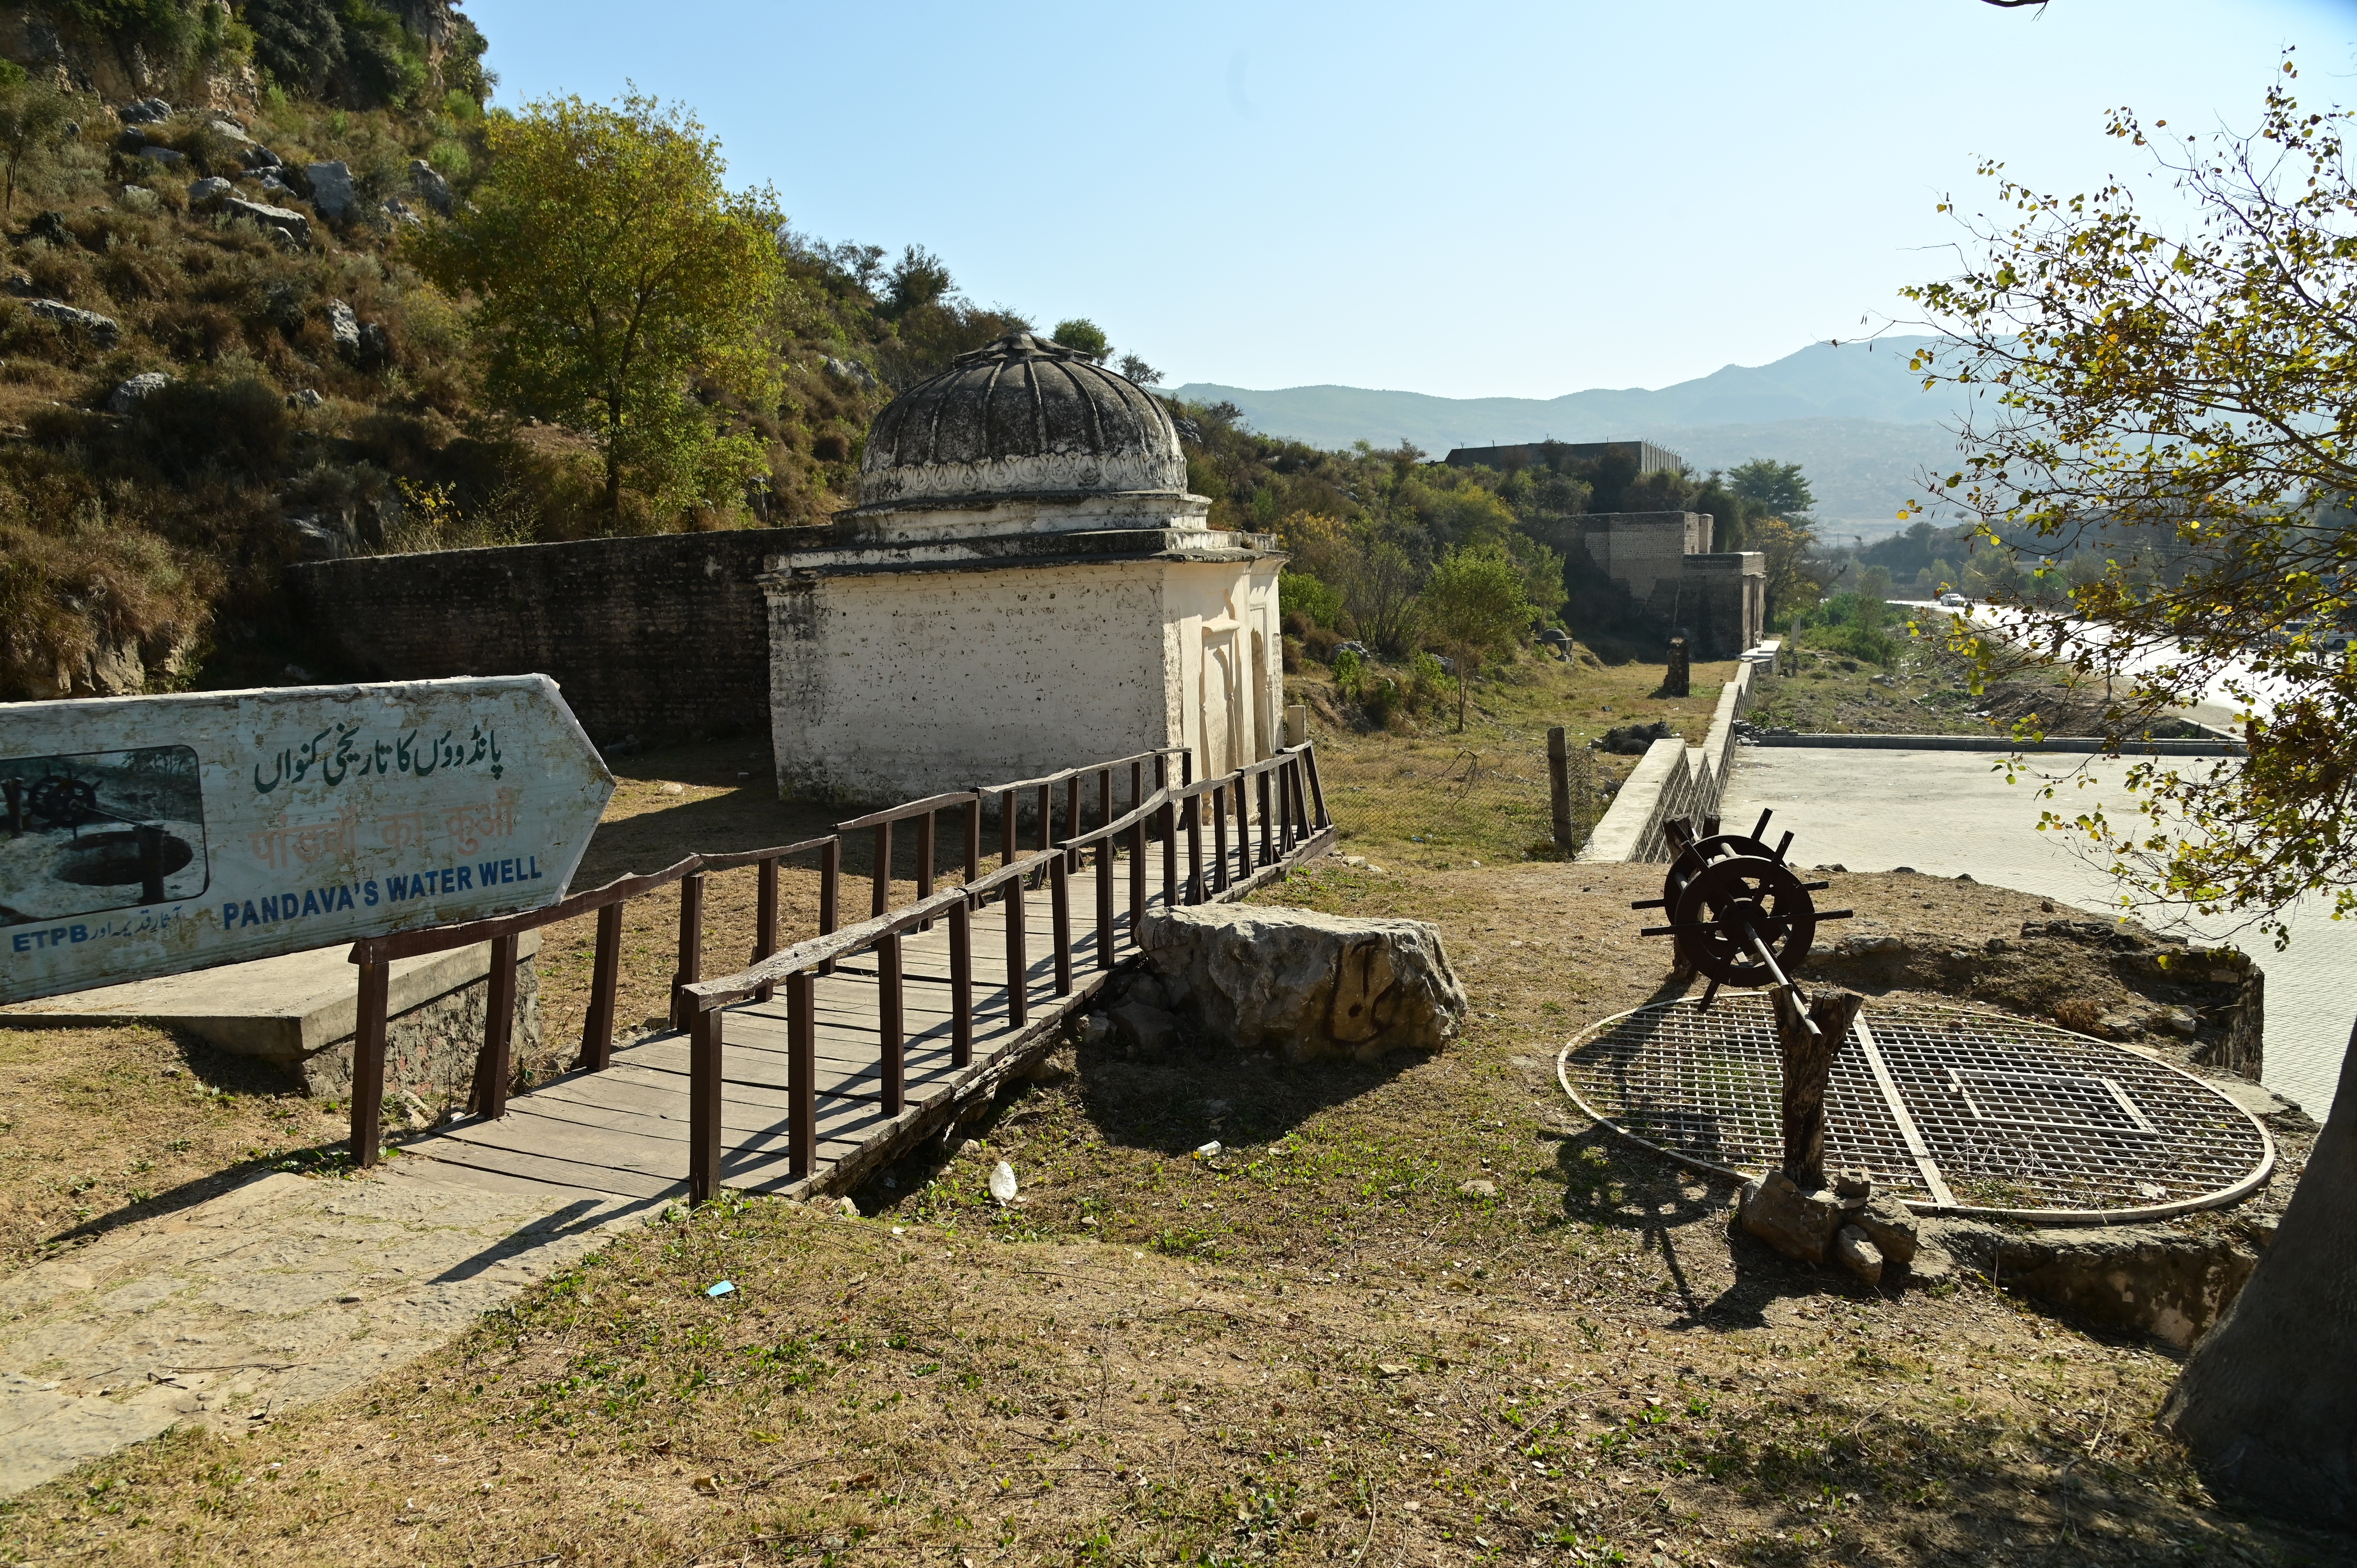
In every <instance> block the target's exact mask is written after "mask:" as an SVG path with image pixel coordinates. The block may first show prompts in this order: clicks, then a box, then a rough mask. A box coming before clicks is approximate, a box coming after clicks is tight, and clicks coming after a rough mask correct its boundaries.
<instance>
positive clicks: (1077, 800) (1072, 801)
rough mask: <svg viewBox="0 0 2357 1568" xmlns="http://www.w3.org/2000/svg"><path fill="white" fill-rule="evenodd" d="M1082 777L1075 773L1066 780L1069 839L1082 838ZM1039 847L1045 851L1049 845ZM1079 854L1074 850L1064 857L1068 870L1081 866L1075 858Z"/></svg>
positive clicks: (1066, 833)
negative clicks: (1073, 866) (1074, 866)
mask: <svg viewBox="0 0 2357 1568" xmlns="http://www.w3.org/2000/svg"><path fill="white" fill-rule="evenodd" d="M1081 831H1082V830H1081V776H1080V775H1079V774H1077V773H1075V774H1073V775H1072V776H1071V778H1070V779H1065V780H1064V836H1065V837H1066V838H1068V839H1070V838H1078V837H1080V836H1081ZM1039 847H1040V848H1042V849H1045V848H1046V847H1047V845H1045V844H1042V845H1040V846H1039ZM1077 854H1080V851H1078V850H1073V851H1072V852H1071V853H1070V854H1066V855H1065V856H1064V859H1065V861H1066V863H1067V866H1066V868H1067V869H1070V868H1071V866H1072V865H1079V864H1080V863H1079V862H1078V861H1077V860H1075V859H1074V858H1073V857H1074V856H1075V855H1077Z"/></svg>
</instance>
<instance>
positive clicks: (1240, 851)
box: [1231, 773, 1253, 882]
mask: <svg viewBox="0 0 2357 1568" xmlns="http://www.w3.org/2000/svg"><path fill="white" fill-rule="evenodd" d="M1231 788H1232V789H1233V790H1234V792H1235V797H1236V880H1237V881H1239V882H1249V881H1251V880H1252V874H1253V848H1252V829H1251V827H1250V825H1249V823H1248V819H1249V818H1250V816H1251V814H1252V811H1251V807H1252V786H1251V785H1250V784H1249V783H1247V782H1246V781H1245V779H1244V776H1243V774H1241V773H1239V774H1237V775H1236V781H1235V783H1234V784H1233V785H1232V786H1231Z"/></svg>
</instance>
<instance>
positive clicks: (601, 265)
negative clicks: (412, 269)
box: [417, 93, 784, 529]
mask: <svg viewBox="0 0 2357 1568" xmlns="http://www.w3.org/2000/svg"><path fill="white" fill-rule="evenodd" d="M488 134H489V138H490V176H489V177H487V178H486V179H485V180H483V181H482V183H481V184H479V185H478V186H477V187H476V189H475V193H474V203H473V206H472V207H471V208H470V209H466V210H464V211H462V212H461V213H460V214H459V215H458V217H457V219H455V220H452V221H451V222H449V223H447V224H441V225H436V227H435V228H433V229H431V230H429V231H427V232H426V234H425V236H424V238H423V239H422V241H421V242H419V243H418V246H417V250H418V254H419V259H420V261H421V262H422V263H423V264H424V266H425V270H426V272H427V273H428V274H429V275H431V276H433V277H434V278H436V280H437V281H438V282H440V283H442V284H443V285H446V286H447V287H451V288H453V289H459V290H465V291H467V292H469V293H471V294H472V295H474V298H475V303H474V308H473V320H474V326H475V328H476V330H477V332H478V333H479V334H480V336H481V337H482V338H483V339H484V341H485V342H486V343H487V344H488V346H489V348H490V355H489V364H488V368H487V371H486V379H487V381H488V383H489V386H490V390H491V392H492V394H493V395H494V396H495V397H496V398H497V399H499V400H500V402H501V403H503V404H504V405H505V406H507V407H508V408H510V409H512V410H515V411H517V412H532V413H539V414H542V415H544V416H545V417H547V418H549V419H551V420H553V421H554V422H556V423H558V424H565V425H567V426H569V427H571V428H573V429H576V430H580V431H584V432H587V434H589V435H592V436H594V437H595V438H596V440H597V445H598V448H599V450H600V452H601V453H602V454H603V456H604V458H605V469H606V495H605V510H606V514H607V522H608V526H609V527H611V528H615V529H619V528H620V527H621V526H622V492H623V488H624V485H625V483H626V482H628V483H629V484H630V486H631V487H632V488H633V489H636V490H637V491H639V492H640V494H642V495H644V496H646V497H647V498H649V499H650V500H651V502H652V504H653V505H654V507H655V508H656V509H657V510H658V512H662V511H672V512H674V513H675V511H676V510H677V509H678V508H680V507H683V506H685V505H687V504H689V503H690V502H692V501H694V500H698V499H702V500H718V499H722V498H723V497H725V496H726V495H728V494H730V493H731V492H733V491H734V490H735V489H737V487H739V486H741V484H742V483H743V481H744V479H745V478H748V477H749V476H750V475H751V474H752V473H754V472H757V471H758V470H759V468H760V467H761V465H762V461H763V457H762V452H761V449H760V448H759V446H756V445H755V444H754V443H753V442H752V441H750V440H749V439H748V438H747V437H745V436H742V435H723V434H722V433H721V432H720V431H719V430H718V429H717V428H716V425H715V424H714V421H713V417H712V415H711V413H710V412H709V411H708V410H707V409H706V408H705V405H704V403H702V402H701V401H700V400H699V399H697V398H696V397H695V396H694V391H693V388H692V386H691V382H692V381H693V382H697V383H701V384H702V385H703V386H705V387H707V388H710V389H715V390H718V391H722V392H733V393H735V394H737V396H739V397H742V398H745V399H748V401H754V402H763V403H768V402H774V401H775V400H776V398H777V395H778V391H777V371H776V368H775V364H774V361H773V360H772V358H771V356H770V321H771V317H772V315H773V313H774V309H775V306H776V302H777V300H778V297H779V295H780V289H781V287H782V285H783V280H784V263H783V258H782V256H781V254H780V249H779V246H778V244H777V242H776V240H775V238H774V232H775V231H776V229H777V228H778V226H779V218H778V215H777V212H776V199H775V196H774V193H772V192H770V191H768V190H755V191H746V192H742V193H731V192H730V191H729V190H727V189H726V187H725V186H724V185H723V184H722V176H723V175H724V174H725V173H726V164H724V163H723V162H722V161H721V157H720V149H719V145H718V143H716V141H714V140H713V139H711V138H710V137H708V136H707V135H705V131H704V127H703V126H702V125H701V124H698V123H697V121H696V120H695V119H694V116H693V115H692V114H690V113H688V112H687V111H686V110H685V109H683V108H676V107H674V108H669V109H666V108H664V107H663V106H662V104H660V103H658V102H656V101H654V100H652V99H650V98H645V97H641V96H639V95H638V94H635V93H633V94H631V95H630V96H629V97H626V98H625V99H624V100H623V101H622V102H621V104H620V106H619V107H608V106H606V105H603V104H596V103H587V102H583V101H582V100H581V99H579V98H563V99H551V100H546V101H544V102H537V103H533V104H529V105H527V106H526V107H525V108H524V110H523V111H522V113H520V114H517V115H514V116H512V117H509V116H501V117H500V118H499V119H497V120H495V121H494V122H493V123H492V124H491V125H490V128H489V133H488Z"/></svg>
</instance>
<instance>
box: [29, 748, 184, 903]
mask: <svg viewBox="0 0 2357 1568" xmlns="http://www.w3.org/2000/svg"><path fill="white" fill-rule="evenodd" d="M0 808H4V809H0V926H15V925H24V924H27V923H28V922H31V921H36V920H55V919H62V918H66V917H68V916H72V915H87V914H93V913H96V912H97V911H99V910H102V909H128V908H137V907H139V906H140V905H143V904H161V903H166V902H167V901H170V900H174V899H181V898H194V897H198V896H199V895H200V894H202V893H203V892H204V890H205V888H206V886H207V885H208V884H209V883H210V880H211V867H210V859H209V857H208V855H207V853H206V844H205V812H204V799H203V794H202V791H201V789H200V788H199V774H198V766H197V754H196V752H195V751H193V750H192V749H190V748H189V747H188V746H142V747H139V748H137V749H135V750H130V751H94V752H84V753H81V754H80V755H76V756H68V757H0Z"/></svg>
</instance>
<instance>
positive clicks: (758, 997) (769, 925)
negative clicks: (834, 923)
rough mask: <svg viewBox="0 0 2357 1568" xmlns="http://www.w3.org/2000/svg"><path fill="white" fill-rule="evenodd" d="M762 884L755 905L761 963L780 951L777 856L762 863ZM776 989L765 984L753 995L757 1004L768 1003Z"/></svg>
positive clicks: (755, 954) (756, 950)
mask: <svg viewBox="0 0 2357 1568" xmlns="http://www.w3.org/2000/svg"><path fill="white" fill-rule="evenodd" d="M760 877H761V880H760V883H759V891H758V894H757V896H756V897H755V899H754V903H753V961H754V962H755V963H759V962H760V961H762V960H763V959H765V958H767V957H769V956H770V954H771V953H773V952H775V951H777V950H778V862H777V859H776V857H775V856H772V857H771V858H770V859H768V860H765V861H763V862H761V865H760ZM773 989H774V988H773V987H772V986H771V985H770V983H768V982H766V981H765V982H763V983H762V984H761V987H760V989H759V990H758V991H756V992H754V993H753V999H754V1000H755V1001H756V1002H767V1001H768V1000H769V999H770V993H771V992H772V990H773Z"/></svg>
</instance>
